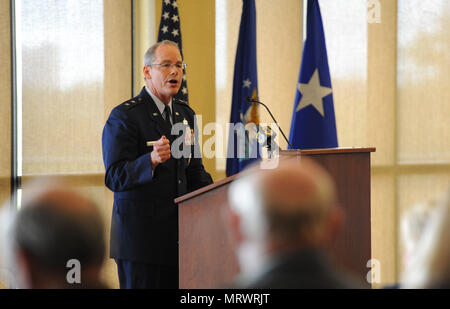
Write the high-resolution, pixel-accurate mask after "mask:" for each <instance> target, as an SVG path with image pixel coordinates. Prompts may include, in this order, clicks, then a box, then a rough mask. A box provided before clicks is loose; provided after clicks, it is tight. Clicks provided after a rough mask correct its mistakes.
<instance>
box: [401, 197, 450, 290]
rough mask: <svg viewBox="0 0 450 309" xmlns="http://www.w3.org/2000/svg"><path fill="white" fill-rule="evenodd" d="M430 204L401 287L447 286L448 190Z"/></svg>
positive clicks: (449, 262)
mask: <svg viewBox="0 0 450 309" xmlns="http://www.w3.org/2000/svg"><path fill="white" fill-rule="evenodd" d="M430 203H431V204H432V205H433V207H432V209H431V210H430V213H429V215H428V219H427V220H426V223H425V224H424V225H423V227H422V232H421V235H420V236H419V237H418V240H417V243H416V245H415V247H414V252H413V253H412V256H411V258H410V261H409V262H408V264H407V266H406V267H405V270H404V274H403V278H402V287H404V288H440V287H446V288H449V287H450V190H449V191H448V192H447V193H446V194H445V195H443V196H441V197H438V198H437V199H435V200H433V201H431V202H430Z"/></svg>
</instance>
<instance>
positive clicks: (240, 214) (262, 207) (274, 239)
mask: <svg viewBox="0 0 450 309" xmlns="http://www.w3.org/2000/svg"><path fill="white" fill-rule="evenodd" d="M229 200H230V207H231V209H230V210H231V224H232V227H233V230H234V234H235V239H236V241H237V246H238V251H237V253H238V259H239V262H240V265H241V273H242V272H248V273H253V272H257V271H258V270H259V268H260V267H261V266H262V264H263V263H264V261H265V259H266V258H267V257H270V256H272V255H280V254H284V253H288V252H291V251H295V250H302V249H311V248H322V247H323V246H325V245H326V244H327V243H328V241H329V240H330V238H331V237H332V236H333V235H334V234H335V232H336V230H337V228H338V227H339V225H340V223H341V221H342V212H341V211H340V209H339V208H338V207H337V204H336V189H335V186H334V183H333V181H332V179H331V177H330V176H329V175H328V173H327V172H326V171H325V170H324V169H323V168H322V167H320V166H319V165H317V164H316V163H314V162H313V161H312V160H310V159H307V158H302V159H301V160H299V159H297V158H295V159H285V160H280V163H279V165H278V167H277V168H274V169H259V168H258V166H254V167H253V168H251V169H249V170H248V171H247V172H245V173H243V175H242V176H241V177H240V178H238V179H237V180H235V181H234V182H233V183H232V184H231V186H230V191H229ZM244 275H245V274H244Z"/></svg>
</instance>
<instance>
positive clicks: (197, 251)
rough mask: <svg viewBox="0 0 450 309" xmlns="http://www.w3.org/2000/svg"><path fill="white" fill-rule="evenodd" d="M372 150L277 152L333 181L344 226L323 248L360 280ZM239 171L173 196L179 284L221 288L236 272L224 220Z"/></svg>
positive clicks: (366, 248)
mask: <svg viewBox="0 0 450 309" xmlns="http://www.w3.org/2000/svg"><path fill="white" fill-rule="evenodd" d="M374 151H375V148H334V149H316V150H285V151H281V152H280V156H308V157H310V158H312V159H314V160H315V161H316V162H317V163H319V164H320V165H322V166H323V167H324V168H325V169H327V170H328V172H329V173H330V174H331V176H332V177H333V179H334V180H335V182H336V186H337V191H338V198H339V202H340V204H341V205H342V207H343V209H344V211H345V223H344V227H343V228H342V230H341V231H340V233H339V234H338V235H337V237H336V240H335V241H334V242H333V243H332V244H331V246H330V248H329V250H330V253H331V254H332V256H333V257H334V259H335V261H336V262H337V264H338V266H340V267H342V268H343V270H347V271H351V272H353V273H354V274H355V275H357V276H358V277H359V278H360V279H361V281H363V282H366V275H367V273H368V271H369V270H370V269H369V268H367V262H368V261H369V260H370V259H371V240H370V237H371V235H370V153H371V152H374ZM238 175H239V174H237V175H233V176H231V177H228V178H225V179H223V180H221V181H219V182H216V183H213V184H211V185H209V186H206V187H204V188H201V189H199V190H196V191H194V192H191V193H189V194H186V195H184V196H181V197H179V198H177V199H175V203H177V204H178V206H179V268H180V270H179V271H180V283H179V284H180V288H182V289H195V288H221V287H226V286H227V285H228V284H230V283H231V281H232V280H233V278H234V277H235V276H236V275H237V274H238V273H239V265H238V262H237V258H236V255H235V251H234V243H233V239H232V235H231V233H230V231H229V229H228V225H227V222H226V210H227V207H228V196H227V193H228V185H229V184H230V183H231V182H232V181H233V180H234V179H235V178H236V177H238Z"/></svg>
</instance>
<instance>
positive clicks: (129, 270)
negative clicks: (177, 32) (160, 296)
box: [102, 41, 212, 288]
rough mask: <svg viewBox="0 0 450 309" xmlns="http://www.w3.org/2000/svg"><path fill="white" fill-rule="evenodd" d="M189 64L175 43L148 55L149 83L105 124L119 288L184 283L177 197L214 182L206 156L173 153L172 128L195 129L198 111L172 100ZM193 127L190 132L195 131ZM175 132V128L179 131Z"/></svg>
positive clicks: (155, 47)
mask: <svg viewBox="0 0 450 309" xmlns="http://www.w3.org/2000/svg"><path fill="white" fill-rule="evenodd" d="M183 68H184V64H183V62H182V58H181V53H180V50H179V49H178V46H177V45H176V43H174V42H171V41H163V42H159V43H157V44H155V45H153V46H152V47H150V48H149V49H148V51H147V52H146V54H145V56H144V67H143V73H144V76H145V84H146V85H145V87H144V88H143V89H142V91H141V92H140V93H139V95H138V96H136V97H135V98H133V99H131V100H128V101H126V102H124V103H122V104H120V105H119V106H117V107H115V108H114V109H113V110H112V111H111V114H110V116H109V118H108V120H107V122H106V125H105V127H104V130H103V138H102V144H103V161H104V164H105V170H106V175H105V184H106V186H107V187H108V188H109V189H111V190H112V191H113V192H114V207H113V214H112V222H111V248H110V255H111V257H112V258H114V259H115V260H116V263H117V268H118V274H119V281H120V287H121V288H178V206H177V205H176V204H175V203H174V198H176V197H178V196H181V195H183V194H185V193H187V192H190V191H193V190H195V189H198V188H200V187H202V186H205V185H208V184H210V183H212V179H211V176H210V174H208V173H207V172H206V171H205V169H204V167H203V164H202V160H201V158H200V156H198V155H194V146H193V145H192V144H193V143H191V141H192V139H191V138H189V139H188V138H186V141H189V143H187V142H186V143H185V144H184V146H185V147H190V148H191V150H190V156H189V157H181V158H179V157H177V158H175V157H174V156H173V152H172V155H171V144H172V143H173V142H174V141H175V140H177V138H183V141H184V140H185V137H184V136H183V135H182V134H181V135H176V134H175V135H172V134H171V131H172V130H171V128H172V126H173V125H175V124H177V123H183V124H184V126H185V127H186V128H187V130H186V132H187V133H189V134H191V133H192V132H193V129H194V116H195V113H194V111H193V110H192V109H191V108H190V107H189V106H188V105H187V104H186V103H185V102H180V101H178V100H176V99H175V98H173V96H174V95H175V94H176V93H177V92H178V90H179V89H180V85H181V80H182V78H183ZM191 129H192V130H191ZM173 131H175V130H173Z"/></svg>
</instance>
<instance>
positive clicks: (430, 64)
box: [216, 0, 450, 287]
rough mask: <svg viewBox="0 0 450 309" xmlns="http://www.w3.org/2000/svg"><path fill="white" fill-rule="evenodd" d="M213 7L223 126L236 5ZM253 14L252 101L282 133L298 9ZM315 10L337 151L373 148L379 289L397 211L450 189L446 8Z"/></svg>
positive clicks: (390, 0) (393, 265) (355, 5)
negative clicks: (262, 104)
mask: <svg viewBox="0 0 450 309" xmlns="http://www.w3.org/2000/svg"><path fill="white" fill-rule="evenodd" d="M303 2H304V1H303ZM216 3H217V9H219V7H220V8H222V10H223V12H221V11H216V15H217V16H218V19H217V21H216V28H217V31H216V46H217V47H216V50H217V51H216V59H217V60H216V70H217V75H216V87H217V89H216V90H217V95H216V105H217V115H216V117H217V121H218V122H228V121H229V112H230V104H231V103H230V102H231V93H232V80H233V79H232V76H233V75H232V74H233V70H234V57H235V53H236V44H237V35H238V29H239V20H240V13H241V7H242V6H241V3H240V1H239V0H236V1H220V0H219V1H216ZM256 7H257V20H258V38H257V40H258V78H259V85H260V97H261V100H264V101H266V102H267V103H268V105H269V107H270V108H271V109H272V111H273V113H274V114H275V115H276V116H277V117H278V118H279V119H280V124H281V126H282V128H285V131H288V130H289V128H290V120H291V116H292V115H291V113H292V106H293V103H294V102H293V101H294V94H295V83H296V81H297V78H298V72H299V65H300V58H301V46H302V42H301V39H300V38H301V33H300V31H301V25H302V19H303V15H302V13H301V2H300V1H288V0H285V1H277V2H276V3H275V2H274V3H272V2H267V1H258V0H257V1H256ZM320 7H321V11H322V19H323V23H324V30H325V39H326V43H327V50H328V61H329V66H330V73H331V77H332V86H333V96H334V107H335V112H336V125H337V130H338V132H337V133H338V142H339V146H340V147H365V146H374V147H376V149H377V150H376V152H375V153H373V154H372V196H371V200H372V202H371V214H372V218H371V220H372V258H373V259H374V260H373V263H372V264H369V265H373V266H379V267H377V269H375V268H374V271H375V272H378V273H377V274H376V275H377V276H375V277H373V280H374V281H373V286H374V287H381V286H384V285H386V284H390V283H394V282H396V281H397V280H398V279H399V278H400V276H401V272H402V256H403V244H402V242H401V238H400V235H399V221H400V219H401V216H402V214H403V213H404V211H405V210H406V209H408V208H410V207H412V206H413V205H414V204H415V203H418V202H420V201H427V200H429V199H431V198H432V197H434V196H436V195H439V194H440V193H441V192H443V191H445V190H447V189H448V188H449V187H450V136H449V135H450V121H448V119H449V118H450V104H449V102H450V89H449V87H448V85H449V84H450V80H449V74H448V72H449V70H450V67H449V62H450V56H449V53H448V50H450V46H449V45H450V39H449V38H450V30H449V29H450V27H449V20H450V18H449V12H450V3H449V2H448V1H446V0H430V1H421V0H413V1H411V0H379V1H378V0H377V1H369V2H368V1H362V0H320ZM220 17H222V18H221V19H220ZM263 19H264V24H262V20H263ZM281 146H282V147H285V145H284V144H283V143H282V144H281ZM225 149H226V146H225ZM217 168H218V169H219V171H220V170H223V169H224V168H225V162H224V161H223V162H220V161H218V163H217ZM377 261H378V262H379V263H376V262H377ZM368 262H369V261H368ZM367 271H368V272H369V268H368V269H367ZM378 279H379V280H378Z"/></svg>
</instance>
